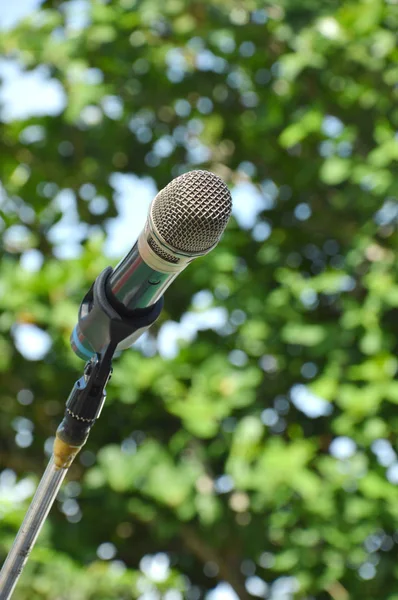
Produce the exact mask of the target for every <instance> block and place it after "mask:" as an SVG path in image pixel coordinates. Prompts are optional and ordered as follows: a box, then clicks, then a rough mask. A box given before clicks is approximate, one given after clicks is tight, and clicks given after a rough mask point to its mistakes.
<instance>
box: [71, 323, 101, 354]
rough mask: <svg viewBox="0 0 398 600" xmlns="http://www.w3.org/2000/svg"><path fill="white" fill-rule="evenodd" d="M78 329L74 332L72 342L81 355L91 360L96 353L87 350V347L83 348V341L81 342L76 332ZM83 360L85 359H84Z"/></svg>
mask: <svg viewBox="0 0 398 600" xmlns="http://www.w3.org/2000/svg"><path fill="white" fill-rule="evenodd" d="M76 329H77V327H75V328H74V329H73V331H72V336H71V337H72V342H73V344H74V346H75V348H76V350H77V351H78V352H79V353H80V354H83V356H84V357H86V358H91V357H92V356H94V354H95V352H90V351H89V350H87V348H86V347H85V346H83V344H82V343H81V341H80V340H79V336H78V335H77V332H76ZM82 358H83V357H82Z"/></svg>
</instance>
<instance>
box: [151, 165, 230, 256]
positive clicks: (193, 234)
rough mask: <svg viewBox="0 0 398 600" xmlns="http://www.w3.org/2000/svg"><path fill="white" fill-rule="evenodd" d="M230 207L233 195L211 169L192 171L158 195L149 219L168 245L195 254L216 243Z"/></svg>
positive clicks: (203, 251) (223, 227)
mask: <svg viewBox="0 0 398 600" xmlns="http://www.w3.org/2000/svg"><path fill="white" fill-rule="evenodd" d="M231 210H232V198H231V194H230V192H229V190H228V188H227V186H226V185H225V183H224V182H223V180H222V179H220V177H218V176H217V175H214V173H210V172H209V171H189V172H188V173H184V174H183V175H180V176H179V177H176V178H175V179H173V181H171V182H170V183H169V184H168V185H167V186H166V187H165V188H163V190H161V191H160V192H159V193H158V194H157V196H156V197H155V198H154V200H153V202H152V206H151V211H150V218H151V221H152V224H153V226H154V229H155V230H156V232H157V233H158V234H159V236H160V237H161V238H162V239H163V240H164V242H165V243H166V244H167V245H168V246H170V247H171V248H173V249H175V250H177V251H180V252H183V253H187V254H192V255H193V256H195V255H200V254H205V253H206V252H208V251H209V250H211V249H212V248H213V247H214V246H215V245H216V244H217V242H218V241H219V240H220V238H221V236H222V234H223V232H224V229H225V227H226V226H227V223H228V220H229V217H230V216H231Z"/></svg>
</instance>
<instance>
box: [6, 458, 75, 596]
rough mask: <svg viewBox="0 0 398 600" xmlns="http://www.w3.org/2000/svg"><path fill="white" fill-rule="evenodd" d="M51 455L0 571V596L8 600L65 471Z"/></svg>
mask: <svg viewBox="0 0 398 600" xmlns="http://www.w3.org/2000/svg"><path fill="white" fill-rule="evenodd" d="M67 471H68V469H67V468H59V467H57V466H56V465H55V463H54V456H52V457H51V459H50V462H49V463H48V466H47V469H46V470H45V472H44V474H43V477H42V479H41V481H40V483H39V486H38V488H37V490H36V493H35V495H34V497H33V500H32V502H31V504H30V507H29V509H28V512H27V513H26V516H25V519H24V520H23V523H22V525H21V527H20V529H19V531H18V534H17V537H16V538H15V541H14V544H13V546H12V548H11V550H10V552H9V554H8V556H7V558H6V560H5V562H4V565H3V568H2V569H1V572H0V600H8V599H9V598H10V597H11V594H12V592H13V590H14V588H15V585H16V583H17V581H18V579H19V576H20V575H21V572H22V569H23V568H24V566H25V563H26V561H27V560H28V557H29V554H30V551H31V550H32V548H33V545H34V543H35V541H36V539H37V536H38V535H39V533H40V530H41V528H42V525H43V523H44V521H45V520H46V517H47V515H48V513H49V511H50V508H51V506H52V505H53V503H54V500H55V498H56V496H57V493H58V490H59V488H60V487H61V484H62V482H63V480H64V477H65V475H66V473H67Z"/></svg>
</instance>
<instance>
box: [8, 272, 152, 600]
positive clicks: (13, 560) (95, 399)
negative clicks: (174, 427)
mask: <svg viewBox="0 0 398 600" xmlns="http://www.w3.org/2000/svg"><path fill="white" fill-rule="evenodd" d="M111 271H112V269H110V268H109V267H108V269H105V271H103V272H102V273H101V274H100V275H99V276H98V278H97V279H96V281H95V283H94V285H93V286H92V287H91V289H90V291H89V292H88V294H87V295H86V296H85V298H84V300H83V303H82V306H85V304H84V303H85V302H86V303H87V297H90V302H91V303H90V310H89V311H86V312H85V316H87V314H88V313H91V311H93V313H94V314H95V315H98V320H99V321H100V322H101V329H102V331H103V332H106V333H104V336H103V340H105V345H104V344H103V343H101V344H100V343H99V342H98V339H97V340H95V343H94V344H93V347H94V349H96V350H98V349H100V351H97V352H96V353H95V354H94V355H93V356H92V358H91V359H90V360H89V361H88V362H87V363H86V365H85V368H84V373H83V375H82V377H80V378H79V379H78V380H77V381H76V382H75V384H74V386H73V388H72V391H71V393H70V395H69V398H68V399H67V401H66V408H65V414H64V418H63V420H62V422H61V424H60V425H59V427H58V429H57V432H56V437H55V441H54V447H53V453H52V456H51V458H50V461H49V463H48V466H47V468H46V470H45V472H44V475H43V477H42V479H41V481H40V483H39V485H38V487H37V490H36V493H35V495H34V497H33V500H32V502H31V504H30V506H29V509H28V511H27V513H26V515H25V518H24V520H23V523H22V525H21V527H20V529H19V531H18V534H17V536H16V538H15V540H14V543H13V545H12V547H11V550H10V552H9V554H8V556H7V558H6V560H5V562H4V564H3V567H2V569H1V572H0V600H8V599H9V598H10V597H11V594H12V592H13V590H14V588H15V586H16V584H17V581H18V579H19V576H20V575H21V573H22V570H23V568H24V566H25V564H26V562H27V560H28V557H29V554H30V552H31V550H32V548H33V546H34V544H35V542H36V539H37V537H38V535H39V533H40V530H41V528H42V525H43V523H44V521H45V520H46V517H47V515H48V513H49V511H50V508H51V506H52V505H53V503H54V500H55V498H56V496H57V493H58V491H59V489H60V487H61V484H62V482H63V480H64V478H65V475H66V473H67V471H68V469H69V467H70V466H71V464H72V462H73V460H74V458H75V456H76V455H77V454H78V452H79V451H80V449H81V448H82V446H83V445H84V444H85V443H86V441H87V438H88V436H89V433H90V430H91V428H92V426H93V425H94V423H95V421H96V420H97V419H98V417H99V416H100V413H101V410H102V407H103V405H104V402H105V399H106V391H105V387H106V384H107V383H108V381H109V379H110V377H111V373H112V358H113V355H114V353H115V351H116V349H117V346H118V344H119V343H120V342H121V341H122V340H124V339H126V338H127V337H129V336H130V335H132V333H134V332H135V331H137V330H139V329H142V328H143V326H145V328H147V327H149V326H150V325H151V324H152V323H154V321H155V320H156V319H157V317H158V316H159V314H160V311H161V308H162V306H163V298H161V299H160V300H158V302H156V304H154V305H152V306H150V307H148V309H147V310H145V311H143V310H142V309H140V310H139V311H130V312H129V314H128V316H126V315H120V314H119V313H118V312H116V311H115V309H114V308H113V306H112V305H111V304H110V302H109V300H108V298H107V295H106V282H107V279H108V277H109V275H110V273H111ZM82 321H83V319H82ZM79 322H80V315H79ZM83 325H84V322H83ZM96 333H97V335H98V329H97V332H96ZM103 340H102V341H103Z"/></svg>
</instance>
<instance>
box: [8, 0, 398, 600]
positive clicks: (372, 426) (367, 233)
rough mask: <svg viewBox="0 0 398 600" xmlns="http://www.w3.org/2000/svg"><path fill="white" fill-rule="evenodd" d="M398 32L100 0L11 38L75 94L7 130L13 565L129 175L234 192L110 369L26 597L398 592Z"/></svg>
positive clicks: (339, 7)
mask: <svg viewBox="0 0 398 600" xmlns="http://www.w3.org/2000/svg"><path fill="white" fill-rule="evenodd" d="M80 10H83V11H86V23H85V24H84V26H82V27H79V26H78V25H76V22H75V21H74V16H73V15H74V14H76V11H80ZM74 11H75V12H74ZM397 27H398V9H397V4H396V1H395V0H387V1H384V0H355V1H344V2H337V1H335V0H328V1H326V2H322V3H319V2H315V1H314V0H301V1H300V2H299V1H298V0H284V1H282V2H280V3H275V4H271V3H268V2H259V1H256V0H246V2H244V3H242V2H239V1H238V0H223V2H221V1H218V2H216V1H214V2H208V3H207V2H202V1H194V2H187V1H184V0H164V1H163V2H158V1H156V0H111V1H110V2H101V1H99V0H91V1H89V2H88V1H85V2H80V3H76V2H72V1H71V2H56V1H54V2H50V1H47V2H44V3H43V5H42V8H41V9H40V10H39V11H38V12H37V13H35V14H34V15H32V16H31V17H30V18H29V19H27V20H26V21H24V22H22V23H20V24H19V25H18V26H16V27H15V28H14V29H13V30H10V31H7V32H2V35H1V38H0V48H1V51H2V53H3V55H4V56H5V57H6V58H8V59H10V60H17V61H18V62H19V63H20V64H21V65H22V66H23V69H26V70H27V71H30V70H34V69H36V68H37V67H38V66H40V65H45V66H46V69H47V70H48V77H51V78H52V79H53V80H56V81H58V82H59V83H60V85H61V86H62V88H63V90H64V92H65V94H66V98H67V103H66V107H65V109H64V110H61V111H60V112H59V114H55V115H52V116H47V115H45V116H31V117H29V118H26V119H6V118H4V119H3V120H4V122H3V123H2V129H1V137H0V152H1V162H0V179H1V182H2V185H3V188H2V190H1V196H0V201H1V211H2V212H1V219H0V224H1V227H2V230H3V237H2V241H1V246H2V261H1V266H0V269H1V283H0V309H1V314H0V370H1V383H0V395H1V409H0V410H1V421H0V434H1V451H0V459H1V466H2V468H3V469H5V471H3V474H2V475H1V476H0V477H1V478H0V483H1V485H0V516H1V521H0V532H1V536H0V554H1V556H2V557H5V555H6V553H7V551H8V549H9V547H10V544H11V542H12V540H13V537H14V535H15V533H16V531H17V528H18V526H19V524H20V522H21V519H22V516H23V514H24V510H25V509H26V507H27V504H28V501H29V495H30V494H31V491H32V489H31V487H32V486H29V481H31V480H32V479H33V480H34V482H35V483H37V481H38V478H39V476H40V475H41V473H42V471H43V468H44V466H45V462H46V458H45V455H44V444H45V442H46V440H47V443H46V448H47V450H48V448H49V447H51V437H52V436H53V435H54V431H55V429H56V427H57V425H58V423H59V421H60V420H61V418H62V413H63V406H64V402H65V399H66V397H67V395H68V393H69V390H70V388H71V386H72V384H73V382H74V380H75V379H76V378H77V377H78V376H79V374H80V372H81V369H82V366H83V364H82V362H81V361H80V360H79V359H77V358H76V357H74V356H73V355H72V352H71V350H70V347H69V335H70V331H71V329H72V327H73V326H74V323H75V319H76V315H77V307H78V304H79V301H80V300H81V298H82V296H83V294H84V293H85V291H86V290H87V288H88V287H89V285H90V284H91V282H92V281H93V279H94V278H95V277H96V276H97V274H98V273H99V272H100V271H101V269H102V268H104V267H105V266H106V265H107V264H108V259H106V258H105V257H104V255H103V243H104V235H103V234H102V233H101V231H102V228H103V226H104V225H105V224H106V223H107V220H108V219H110V218H112V217H115V216H116V214H117V208H116V205H115V202H114V197H115V196H114V189H113V187H112V185H111V182H110V177H111V175H112V173H116V172H117V173H134V174H136V175H138V176H150V177H152V178H153V179H154V181H155V182H156V185H157V186H158V187H159V188H160V187H162V186H164V185H165V184H167V183H168V182H169V181H170V179H171V178H172V177H174V176H176V175H178V174H180V173H181V172H184V171H186V170H189V169H191V168H206V169H209V170H212V171H214V172H216V173H218V174H219V175H221V176H222V177H223V178H224V179H225V180H226V181H227V183H228V184H229V185H230V186H231V188H232V189H233V190H235V193H236V201H237V204H236V207H237V212H236V216H237V220H233V221H232V223H231V224H230V226H229V228H228V231H227V232H226V234H225V236H224V238H223V240H222V242H221V243H220V245H219V247H218V248H217V250H215V251H214V252H213V253H211V254H210V255H209V256H207V257H205V258H204V259H201V260H198V261H196V262H195V263H194V264H192V266H190V267H189V269H187V271H186V272H184V273H183V275H181V277H180V278H179V280H178V282H177V283H176V284H175V285H174V286H172V287H171V288H170V290H169V291H168V292H167V296H166V304H165V310H164V313H163V315H162V317H161V319H160V321H159V322H158V323H157V324H156V326H155V327H154V328H153V330H152V332H151V338H150V339H149V340H148V341H147V343H146V346H145V345H143V346H140V350H135V351H126V352H125V353H124V354H123V355H122V356H121V357H120V359H118V360H117V362H116V363H115V372H114V377H113V379H112V382H111V384H110V385H109V392H108V400H107V404H106V406H105V408H104V411H103V414H102V416H101V419H100V420H99V422H98V423H97V425H96V426H95V428H94V430H93V432H92V434H91V437H90V439H89V442H88V444H87V447H86V449H85V450H84V451H83V452H82V454H81V456H80V457H79V459H78V460H77V461H76V464H74V465H73V466H72V468H71V470H70V474H69V483H67V484H66V486H65V487H64V489H63V491H62V492H61V495H60V497H59V501H58V502H57V503H56V505H55V506H54V509H53V510H52V513H51V516H50V518H49V520H48V522H47V523H46V526H45V529H44V531H43V534H42V536H41V537H40V540H39V543H38V546H37V548H36V549H35V550H34V552H33V554H32V557H31V559H30V561H29V563H28V566H27V568H26V571H25V572H24V574H23V576H22V578H21V581H20V584H19V586H18V588H17V590H16V592H15V595H14V598H15V600H25V599H29V600H36V599H37V600H39V599H40V600H54V598H62V599H63V600H72V599H73V600H80V599H81V600H83V599H84V600H88V599H94V598H95V599H96V600H100V599H104V600H105V599H106V600H108V599H110V598H120V599H122V598H123V599H124V598H126V599H127V598H143V599H144V598H145V599H147V598H164V599H165V600H176V599H177V600H178V599H179V598H187V600H199V599H200V598H205V597H206V594H207V592H208V590H210V589H212V588H214V587H215V586H216V584H217V582H218V581H226V582H228V583H229V584H230V585H231V586H232V588H233V589H234V590H235V593H236V595H237V596H238V597H239V598H241V599H242V600H246V599H249V598H254V597H258V596H260V597H265V596H266V594H267V593H268V596H267V597H269V598H274V599H277V600H282V598H293V597H294V598H298V599H303V600H304V599H308V600H309V599H312V598H317V599H320V600H324V599H325V600H326V599H329V598H332V599H333V600H345V599H348V598H355V599H361V600H374V599H375V598H383V599H384V598H385V599H386V600H395V599H396V598H397V594H396V588H397V583H396V577H397V553H398V550H397V543H398V531H397V525H396V523H397V519H398V491H397V487H396V486H397V484H398V462H397V455H396V451H395V448H396V444H397V435H398V415H397V411H396V405H397V403H398V383H397V380H396V372H397V368H398V362H397V358H396V354H397V334H398V325H397V314H398V312H397V308H398V283H397V266H396V262H397V261H396V248H397V235H396V227H397V222H398V200H397V197H398V180H397V168H396V161H397V157H398V138H397V129H398V104H397V100H398V50H397V46H396V32H397ZM87 184H90V186H88V187H87ZM65 189H67V190H70V191H71V192H72V193H73V195H74V198H75V199H76V206H77V210H78V215H79V219H80V222H81V223H83V224H85V229H84V233H83V238H84V239H83V240H82V247H81V252H80V254H79V255H78V256H77V257H76V258H70V259H61V258H59V257H58V256H59V255H58V254H57V251H56V248H55V247H54V243H53V239H52V237H51V235H50V233H51V230H52V227H53V226H54V225H55V224H56V223H59V222H60V220H61V219H62V217H63V211H62V205H60V202H59V201H57V198H59V196H58V194H59V192H60V191H61V190H65ZM238 192H239V193H238ZM98 197H102V205H103V206H105V207H106V206H107V208H105V209H104V210H102V209H101V210H97V209H95V206H94V205H93V204H92V203H90V202H88V201H87V200H90V199H92V198H98ZM104 198H105V199H107V201H108V204H106V203H105V205H104V203H103V200H104ZM253 199H255V203H254V204H253ZM131 202H135V203H137V204H136V205H137V207H138V203H139V198H137V197H135V198H131ZM93 206H94V208H93ZM90 207H91V208H90ZM98 213H100V214H98ZM242 215H243V216H242ZM16 227H17V229H16ZM32 249H36V250H38V251H39V252H40V253H41V254H42V255H43V257H44V262H43V265H42V267H41V268H40V269H39V270H36V271H33V272H32V271H29V270H28V269H27V268H26V253H27V252H29V251H30V250H32ZM54 252H55V253H54ZM24 257H25V258H24ZM203 289H205V290H209V291H210V294H207V295H206V296H205V298H206V302H207V305H206V306H204V305H203V302H198V301H196V302H195V298H196V299H197V298H198V296H195V294H197V293H198V292H199V291H200V290H203ZM193 298H194V300H192V299H193ZM202 299H203V296H202ZM217 307H218V308H221V309H225V310H226V311H227V319H226V322H225V323H224V325H223V326H220V327H215V328H211V327H209V328H202V329H201V330H200V331H198V333H197V335H196V337H195V339H194V341H192V342H187V341H184V340H181V344H180V350H179V352H178V354H177V355H176V356H175V357H174V358H164V357H161V356H160V355H159V353H158V352H155V353H154V352H153V351H152V350H151V348H152V349H153V347H154V344H155V343H156V338H157V335H158V332H159V331H160V329H161V328H162V326H163V325H164V324H165V323H167V322H169V321H174V322H179V320H180V319H181V317H182V316H183V314H184V313H185V312H186V311H188V310H189V311H190V314H191V313H193V314H194V315H199V316H200V315H201V314H202V313H203V315H204V318H205V315H206V310H207V309H209V308H217ZM203 315H202V317H203ZM21 324H33V325H36V326H37V327H39V328H41V329H42V330H44V331H46V332H47V333H48V334H49V335H50V336H51V340H52V347H51V350H50V351H49V352H48V353H47V354H46V356H45V357H44V359H43V360H41V361H35V360H31V361H29V360H27V359H26V358H25V357H24V356H23V355H21V353H20V352H19V351H18V350H17V348H16V345H15V331H16V330H15V327H16V326H18V325H21ZM17 399H18V400H19V401H17ZM21 418H23V419H25V420H22V421H21ZM33 427H34V431H33V437H32V435H31V433H30V434H29V435H30V436H31V439H30V440H29V443H27V442H26V439H27V438H26V435H25V438H24V440H25V442H24V443H22V444H21V443H19V445H18V433H17V434H16V432H18V431H21V428H22V430H25V432H26V430H27V431H31V429H32V428H33ZM29 435H28V438H29ZM30 442H31V443H30ZM21 446H22V447H21ZM23 446H25V447H23ZM27 446H28V447H27ZM10 469H11V470H13V471H14V472H15V473H16V474H17V476H18V480H20V481H19V483H16V482H15V481H14V480H13V474H12V472H11V471H10ZM18 486H19V487H18ZM21 486H22V487H21ZM24 490H25V491H24ZM97 549H98V554H97ZM159 553H160V554H159ZM151 557H152V558H151ZM151 561H152V562H151ZM159 565H160V567H161V568H160V567H159ZM162 565H163V567H162ZM165 565H166V567H165ZM167 565H169V567H168V568H167ZM159 568H160V571H159ZM156 569H157V570H156ZM162 569H163V570H162ZM159 572H160V575H159ZM264 582H265V583H264ZM283 590H284V591H283ZM151 592H152V595H150V594H151Z"/></svg>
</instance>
